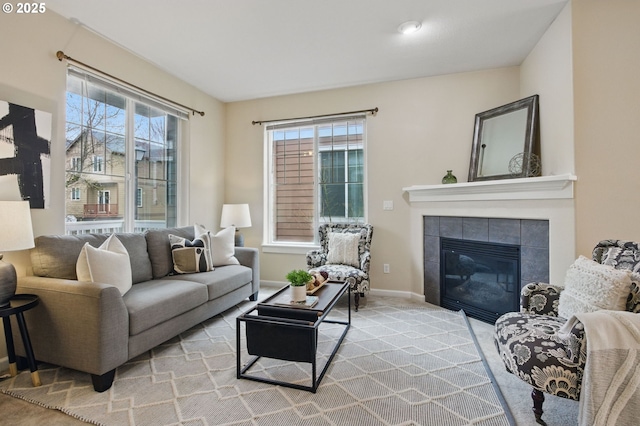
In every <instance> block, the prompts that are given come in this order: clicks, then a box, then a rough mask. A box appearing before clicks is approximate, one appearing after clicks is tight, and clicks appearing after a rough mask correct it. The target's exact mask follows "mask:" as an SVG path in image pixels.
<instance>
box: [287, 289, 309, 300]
mask: <svg viewBox="0 0 640 426" xmlns="http://www.w3.org/2000/svg"><path fill="white" fill-rule="evenodd" d="M289 292H290V293H291V300H292V301H294V302H304V301H305V300H307V286H306V285H298V286H293V285H290V286H289Z"/></svg>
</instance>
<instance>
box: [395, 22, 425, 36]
mask: <svg viewBox="0 0 640 426" xmlns="http://www.w3.org/2000/svg"><path fill="white" fill-rule="evenodd" d="M420 28H422V24H421V23H420V22H418V21H407V22H405V23H403V24H401V25H400V26H399V27H398V31H400V32H401V33H402V34H413V33H415V32H416V31H418V30H419V29H420Z"/></svg>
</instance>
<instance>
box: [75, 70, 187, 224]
mask: <svg viewBox="0 0 640 426" xmlns="http://www.w3.org/2000/svg"><path fill="white" fill-rule="evenodd" d="M187 118H188V114H187V113H186V112H182V111H177V110H176V109H175V108H173V107H171V106H167V105H164V104H163V103H160V102H158V101H156V100H155V99H150V98H147V97H145V96H143V95H140V94H138V93H137V92H133V91H132V90H131V89H128V88H125V87H120V86H118V85H116V84H115V83H113V82H110V81H107V80H103V79H102V78H101V77H100V76H96V75H94V74H91V73H89V72H85V71H83V70H80V69H77V68H73V67H70V68H69V70H68V75H67V102H66V155H67V164H68V167H69V169H68V170H67V171H66V176H65V184H66V186H67V188H69V189H70V193H71V200H73V201H76V202H75V203H71V202H68V203H67V204H66V210H67V211H66V216H67V218H68V219H67V220H68V222H67V223H66V226H67V233H82V232H86V230H88V229H91V232H105V233H111V232H133V231H143V230H145V229H152V228H165V227H172V226H176V222H177V211H178V208H177V207H178V206H177V196H178V193H177V188H178V184H177V161H178V158H177V153H178V144H179V138H178V135H179V134H180V121H181V119H187ZM81 191H83V192H82V193H84V194H85V198H84V200H85V203H86V204H82V203H78V202H77V201H78V200H80V198H79V197H80V193H81ZM84 191H86V192H84ZM146 192H148V193H149V194H153V195H154V202H153V203H145V204H144V205H143V202H142V196H143V194H144V193H146ZM76 196H77V197H78V198H74V197H76ZM87 222H91V223H87ZM96 222H99V224H96Z"/></svg>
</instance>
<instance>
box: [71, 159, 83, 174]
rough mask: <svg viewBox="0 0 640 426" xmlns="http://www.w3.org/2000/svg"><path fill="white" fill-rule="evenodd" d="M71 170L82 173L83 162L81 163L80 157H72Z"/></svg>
mask: <svg viewBox="0 0 640 426" xmlns="http://www.w3.org/2000/svg"><path fill="white" fill-rule="evenodd" d="M71 170H72V171H74V172H81V171H82V161H80V157H71Z"/></svg>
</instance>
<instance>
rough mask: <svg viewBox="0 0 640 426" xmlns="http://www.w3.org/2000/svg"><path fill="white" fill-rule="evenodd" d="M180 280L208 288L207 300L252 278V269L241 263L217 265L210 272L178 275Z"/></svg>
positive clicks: (227, 291) (223, 293)
mask: <svg viewBox="0 0 640 426" xmlns="http://www.w3.org/2000/svg"><path fill="white" fill-rule="evenodd" d="M175 278H176V277H165V278H162V280H167V281H169V280H172V279H175ZM179 279H180V280H185V281H191V282H196V283H200V284H204V285H205V286H206V287H207V290H208V297H209V300H213V299H216V298H218V297H220V296H224V295H225V294H227V293H231V292H232V291H233V290H236V289H238V288H240V287H242V286H243V285H245V284H247V283H251V280H252V279H253V271H252V270H251V268H247V267H246V266H242V265H227V266H219V267H217V268H216V269H215V270H213V271H210V272H201V273H199V274H185V275H180V277H179Z"/></svg>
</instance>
